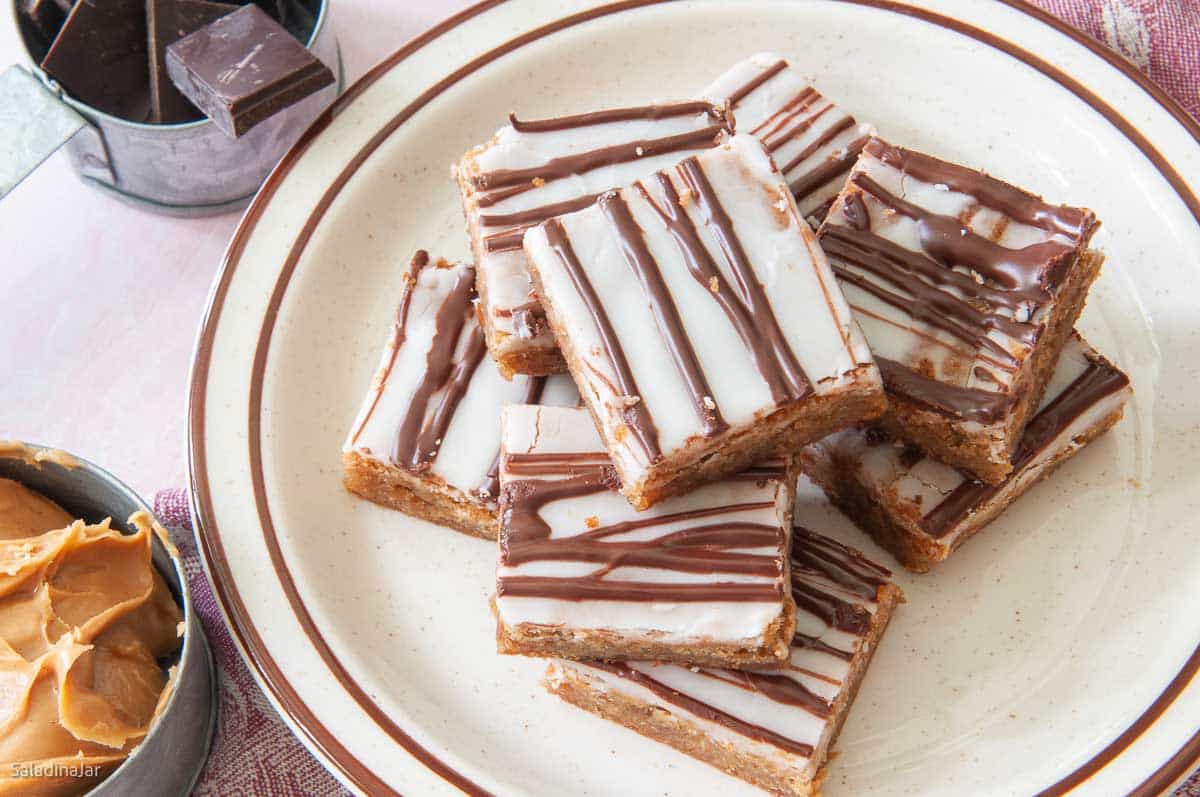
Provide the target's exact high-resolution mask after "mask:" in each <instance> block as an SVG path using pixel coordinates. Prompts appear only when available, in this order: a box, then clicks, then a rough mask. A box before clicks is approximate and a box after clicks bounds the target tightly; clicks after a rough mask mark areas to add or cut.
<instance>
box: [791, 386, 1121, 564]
mask: <svg viewBox="0 0 1200 797" xmlns="http://www.w3.org/2000/svg"><path fill="white" fill-rule="evenodd" d="M1123 414H1124V407H1121V408H1118V409H1116V410H1114V411H1113V412H1111V413H1109V414H1108V415H1106V416H1105V417H1104V418H1103V419H1102V420H1101V421H1100V422H1099V423H1097V424H1096V425H1095V426H1093V427H1092V428H1090V429H1089V430H1088V431H1086V432H1085V433H1083V434H1082V435H1079V436H1078V437H1076V438H1075V443H1076V445H1075V446H1073V447H1067V448H1064V449H1063V450H1062V451H1060V452H1058V453H1057V454H1055V455H1054V457H1053V458H1051V460H1050V461H1049V462H1048V463H1047V464H1046V466H1045V467H1044V468H1043V469H1042V472H1041V474H1040V475H1039V476H1038V477H1037V478H1036V479H1033V480H1031V481H1029V482H1028V483H1026V484H1025V485H1024V486H1022V487H1021V488H1020V489H1019V490H1013V491H1012V492H1011V493H1008V494H1007V495H1006V496H1005V497H1004V500H994V501H992V502H991V503H990V504H989V505H988V506H987V508H986V509H985V510H984V511H982V512H976V513H975V514H973V515H971V516H969V517H967V518H966V519H964V520H963V521H962V522H961V523H960V524H959V526H958V529H959V530H958V532H957V533H956V534H953V535H949V534H947V535H944V536H943V537H940V538H939V537H933V536H931V535H930V534H929V533H928V532H927V531H925V529H924V527H922V525H921V517H920V516H918V515H917V514H916V513H915V512H914V511H912V506H911V504H907V503H904V502H902V501H899V500H897V499H896V496H895V495H894V494H891V493H890V492H889V493H885V494H884V495H882V496H878V497H877V496H874V495H873V494H872V493H871V491H870V490H868V489H867V488H866V487H865V486H864V485H863V484H862V483H861V482H860V481H859V480H858V479H857V478H855V474H854V467H855V466H854V465H852V464H848V463H844V462H837V461H834V460H832V459H830V458H828V457H820V458H812V457H803V458H802V462H803V469H804V472H805V473H806V474H808V476H809V478H811V479H812V480H813V481H814V482H816V483H817V484H818V485H819V486H820V487H821V489H823V490H824V491H825V495H827V496H828V497H829V501H830V503H832V504H833V505H834V506H836V507H837V508H838V509H840V510H841V511H842V513H843V514H845V515H846V516H847V517H849V518H850V519H851V520H852V521H854V523H855V525H857V526H858V527H859V528H860V529H862V530H863V531H865V532H866V533H867V534H869V535H870V536H871V538H872V539H874V540H875V542H877V543H878V544H879V545H880V547H882V548H885V549H887V550H888V551H889V552H890V553H891V554H892V555H893V556H895V557H896V559H898V560H899V561H900V564H902V565H904V567H905V568H907V569H909V570H911V571H913V572H914V573H928V572H929V571H930V570H931V569H933V567H934V566H935V565H937V564H938V563H939V562H942V561H945V560H946V559H947V558H948V557H949V556H950V554H952V553H954V552H955V551H956V550H958V548H959V546H960V545H962V544H963V543H964V542H966V541H967V540H968V539H970V538H971V537H973V536H974V535H975V534H976V533H978V532H979V531H980V530H981V529H982V528H983V527H984V526H986V525H987V524H988V523H991V522H992V521H993V520H995V519H996V518H997V517H998V516H999V515H1000V514H1001V513H1002V512H1003V511H1004V510H1005V509H1007V508H1008V506H1009V505H1010V504H1011V503H1012V502H1013V501H1015V500H1017V498H1019V497H1021V495H1023V494H1024V493H1025V492H1026V491H1027V490H1029V489H1030V488H1031V487H1033V485H1035V484H1037V483H1038V482H1040V481H1042V480H1043V479H1045V478H1046V477H1048V476H1050V474H1052V473H1054V471H1055V470H1057V469H1058V467H1059V466H1060V465H1061V464H1062V463H1064V462H1066V461H1067V460H1068V459H1070V458H1071V457H1072V456H1073V455H1074V454H1075V453H1076V452H1078V450H1079V449H1080V448H1083V447H1084V446H1086V445H1087V444H1088V443H1090V442H1092V441H1093V440H1095V439H1096V438H1097V437H1099V436H1100V435H1102V434H1104V433H1105V432H1107V431H1108V430H1109V429H1111V428H1112V427H1113V426H1114V425H1116V423H1117V422H1118V421H1120V420H1121V417H1122V415H1123Z"/></svg>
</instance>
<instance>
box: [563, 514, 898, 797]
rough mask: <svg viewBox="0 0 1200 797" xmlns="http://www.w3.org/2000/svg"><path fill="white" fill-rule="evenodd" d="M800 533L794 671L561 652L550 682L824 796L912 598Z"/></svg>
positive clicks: (746, 776)
mask: <svg viewBox="0 0 1200 797" xmlns="http://www.w3.org/2000/svg"><path fill="white" fill-rule="evenodd" d="M794 534H795V541H794V547H793V549H792V561H791V579H792V591H793V595H794V597H795V601H796V607H797V608H796V635H795V638H794V639H793V642H792V647H791V651H790V655H789V659H788V663H787V666H786V667H785V668H783V669H782V670H779V671H771V672H735V671H728V670H715V669H711V668H708V667H686V666H678V665H674V664H662V663H651V662H626V663H598V662H573V661H555V662H553V663H552V664H551V665H550V668H549V671H548V673H547V676H546V681H545V683H546V686H547V688H548V689H549V690H550V691H551V692H553V693H554V694H556V695H558V696H559V697H561V698H563V699H564V700H566V701H568V702H570V703H573V704H574V705H576V706H579V707H580V708H582V709H585V710H587V711H590V712H592V713H594V714H598V715H599V716H601V717H604V718H606V719H609V720H612V721H613V722H618V723H620V724H622V725H624V726H626V727H628V728H630V729H632V730H634V731H636V732H638V733H640V734H642V735H643V736H646V737H647V738H650V739H654V740H655V741H659V742H662V743H664V744H668V745H670V746H671V747H674V748H675V749H677V750H679V751H680V752H683V753H686V754H687V755H690V756H692V757H694V758H697V759H699V760H701V761H704V762H706V763H708V764H711V765H713V766H714V767H717V768H718V769H720V770H722V771H723V772H727V773H728V774H730V775H732V776H734V777H736V778H741V779H742V780H744V781H747V782H749V783H752V784H754V785H755V786H758V787H760V788H762V789H765V790H766V791H768V792H770V793H771V794H781V795H790V796H792V797H801V796H807V795H812V794H817V793H818V792H819V788H820V782H821V771H822V768H823V767H824V765H825V762H826V760H827V758H828V756H829V751H830V747H831V746H832V744H833V742H834V740H835V739H836V737H837V734H838V731H839V729H840V728H841V726H842V723H843V722H844V721H845V719H846V716H847V714H848V713H849V711H850V706H851V704H852V703H853V701H854V696H855V694H856V693H857V691H858V687H859V684H860V683H861V682H862V679H863V676H864V674H865V673H866V670H867V665H868V664H869V663H870V661H871V657H872V655H874V653H875V649H876V646H877V645H878V643H879V640H880V638H881V636H882V635H883V632H884V629H885V628H886V627H887V624H888V621H889V619H890V618H891V615H892V610H893V609H894V608H895V607H896V605H897V604H898V603H899V602H900V601H902V600H903V596H902V594H901V592H900V589H899V588H898V587H896V586H895V585H893V584H892V583H891V573H889V572H888V570H887V569H885V568H883V567H881V566H879V565H877V564H875V563H873V562H871V561H869V560H867V559H866V558H864V557H863V556H862V554H860V553H859V552H858V551H855V550H853V549H851V548H847V547H846V546H844V545H842V544H840V543H838V542H836V541H835V540H832V539H830V538H828V537H824V536H822V535H819V534H815V533H813V532H810V531H807V530H805V529H802V528H796V529H795V531H794Z"/></svg>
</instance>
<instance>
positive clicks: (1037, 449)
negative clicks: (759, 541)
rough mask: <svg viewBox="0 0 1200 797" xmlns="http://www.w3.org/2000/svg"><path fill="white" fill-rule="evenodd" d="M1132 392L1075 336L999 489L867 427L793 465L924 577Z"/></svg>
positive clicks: (1116, 414) (1093, 433)
mask: <svg viewBox="0 0 1200 797" xmlns="http://www.w3.org/2000/svg"><path fill="white" fill-rule="evenodd" d="M1131 395H1132V388H1131V387H1130V384H1129V379H1128V378H1127V377H1126V376H1125V374H1123V373H1122V372H1121V371H1120V370H1118V369H1117V368H1116V367H1115V366H1113V364H1112V363H1110V362H1109V361H1108V360H1106V359H1104V357H1102V356H1101V355H1100V354H1098V353H1097V352H1096V351H1095V350H1094V349H1092V348H1091V347H1090V346H1089V345H1088V344H1087V343H1086V342H1085V341H1084V340H1083V339H1082V338H1081V337H1079V335H1078V334H1077V333H1076V334H1074V335H1072V336H1071V339H1070V340H1068V341H1067V345H1066V346H1065V347H1063V350H1062V353H1061V354H1060V355H1059V359H1058V364H1057V366H1056V368H1055V370H1054V374H1053V376H1052V377H1051V378H1050V383H1049V385H1048V386H1047V388H1046V391H1045V393H1044V394H1043V397H1042V403H1041V406H1040V407H1038V410H1037V414H1035V415H1034V416H1033V418H1032V419H1031V420H1030V422H1029V425H1028V426H1026V427H1025V431H1024V433H1023V434H1022V435H1021V440H1020V444H1019V445H1018V446H1017V451H1016V453H1015V454H1014V455H1013V459H1012V466H1013V467H1012V471H1011V472H1010V473H1009V475H1008V477H1007V478H1006V479H1005V480H1004V481H1003V482H1001V483H1000V484H998V485H990V484H985V483H983V482H980V481H977V480H975V479H971V478H969V477H967V476H965V475H964V474H963V473H962V472H961V471H959V470H957V469H956V468H952V467H950V466H948V465H944V464H942V463H941V462H938V461H937V460H935V459H932V458H930V457H927V456H925V455H924V454H923V453H922V452H921V451H920V449H918V448H917V447H915V446H913V445H911V444H905V443H903V442H901V441H896V440H893V439H892V438H891V437H890V436H889V435H888V434H887V433H886V432H885V431H883V430H882V429H880V428H878V427H875V426H867V427H860V428H854V429H848V430H845V431H842V432H838V433H836V434H833V435H830V436H829V437H827V438H825V439H824V440H822V441H820V442H818V443H815V444H813V445H811V446H809V447H808V448H807V449H805V450H804V451H803V452H802V453H801V462H802V465H803V468H804V470H805V472H806V473H807V474H808V475H809V476H810V477H811V478H812V479H813V480H814V481H816V482H817V483H818V484H819V485H821V487H822V488H823V489H824V490H825V492H826V494H827V495H828V496H829V498H830V500H831V501H832V502H833V503H834V504H835V505H837V506H838V507H839V508H840V509H842V511H843V512H845V513H846V514H847V515H848V516H849V517H850V518H851V519H853V520H854V521H855V523H857V524H858V525H859V526H860V527H861V528H862V529H863V530H864V531H866V532H867V533H868V534H870V535H871V536H872V537H874V538H875V540H876V542H878V543H879V544H880V545H882V546H883V547H885V548H887V549H888V550H889V551H891V552H892V553H893V554H895V556H896V558H897V559H899V560H900V562H901V563H902V564H903V565H904V566H905V567H907V568H909V569H911V570H915V571H917V572H921V573H923V572H926V571H928V570H930V569H931V568H932V567H933V566H934V565H936V564H937V563H938V562H941V561H943V560H944V559H946V558H947V557H948V556H949V555H950V554H951V553H953V552H954V550H955V549H957V548H958V546H960V545H961V544H962V543H963V542H964V541H966V540H967V539H968V538H969V537H971V535H973V534H975V533H976V532H977V531H979V530H980V529H981V528H983V527H984V526H986V525H987V524H988V523H990V522H991V521H992V520H994V519H995V518H996V517H997V516H998V515H999V514H1000V513H1001V512H1003V511H1004V509H1005V508H1006V507H1007V506H1008V505H1009V504H1011V503H1012V502H1013V501H1015V500H1016V499H1017V498H1018V497H1020V496H1021V494H1023V493H1024V492H1025V491H1026V490H1028V489H1029V488H1030V487H1032V486H1033V485H1034V484H1036V483H1037V482H1038V481H1040V480H1041V479H1043V478H1045V477H1046V476H1048V475H1050V473H1052V472H1053V471H1054V469H1055V468H1057V467H1058V466H1059V465H1060V464H1061V463H1063V462H1065V461H1066V460H1068V459H1070V458H1071V457H1072V456H1073V455H1074V454H1075V453H1076V452H1077V451H1079V450H1080V449H1081V448H1083V447H1084V446H1086V445H1087V444H1088V443H1090V442H1091V441H1092V440H1094V439H1095V438H1097V437H1099V436H1100V435H1101V434H1103V433H1104V432H1106V431H1107V430H1108V429H1110V428H1111V427H1112V426H1113V425H1114V424H1116V423H1117V421H1119V420H1120V419H1121V415H1122V414H1123V412H1124V407H1125V404H1126V403H1127V402H1128V400H1129V398H1130V396H1131Z"/></svg>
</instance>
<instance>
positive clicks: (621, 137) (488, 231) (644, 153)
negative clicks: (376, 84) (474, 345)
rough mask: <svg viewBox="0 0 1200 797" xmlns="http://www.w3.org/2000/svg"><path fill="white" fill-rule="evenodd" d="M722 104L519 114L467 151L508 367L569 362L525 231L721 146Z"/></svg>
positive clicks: (479, 247)
mask: <svg viewBox="0 0 1200 797" xmlns="http://www.w3.org/2000/svg"><path fill="white" fill-rule="evenodd" d="M729 129H730V128H729V127H728V124H727V122H726V119H725V115H724V112H723V111H722V110H721V109H720V108H718V107H716V106H713V105H711V104H710V103H707V102H701V101H686V102H673V103H663V104H657V105H644V106H638V107H631V108H611V109H606V110H600V111H593V112H590V113H582V114H575V115H572V116H561V117H556V118H553V119H536V120H533V119H518V118H517V117H516V116H515V115H512V116H510V117H509V124H508V125H507V126H506V127H503V128H501V129H500V130H499V131H497V133H496V135H495V136H494V137H493V138H492V140H491V141H489V142H488V143H487V144H484V145H482V146H479V147H476V148H475V149H473V150H471V151H470V152H468V153H467V154H466V155H464V156H463V157H462V159H461V160H460V161H459V162H458V164H457V166H456V167H455V170H454V173H455V178H456V179H457V180H458V184H459V188H460V190H461V192H462V199H463V209H464V212H465V215H466V219H467V231H468V234H469V235H470V239H471V249H472V252H473V253H474V256H475V263H476V265H477V266H478V268H479V275H478V280H479V296H480V300H481V308H482V311H483V313H482V317H483V328H484V332H485V333H486V336H487V345H488V348H489V349H490V351H491V353H492V356H493V357H494V358H495V360H496V363H497V364H498V365H499V367H500V370H501V372H502V373H503V374H504V375H506V376H511V375H512V374H514V373H523V374H535V375H539V374H540V375H544V374H551V373H555V372H559V371H562V370H564V366H563V361H562V357H561V356H560V355H559V353H558V348H557V346H556V345H555V342H554V337H553V336H552V335H551V334H550V330H549V329H548V328H547V327H546V323H545V317H544V315H543V313H542V310H541V307H540V306H539V304H538V300H537V297H536V296H535V295H534V293H533V292H532V286H531V284H530V280H529V269H528V267H527V266H526V262H525V255H524V253H523V252H522V251H521V238H522V236H523V235H524V232H525V230H526V229H528V228H529V227H531V226H533V225H535V224H538V223H539V222H542V221H545V220H546V219H548V218H550V217H552V216H556V215H558V214H560V213H567V212H569V211H572V210H578V209H579V208H583V207H587V206H588V205H590V204H591V203H592V202H593V201H595V199H596V197H597V196H598V195H599V194H600V193H601V192H602V191H606V190H609V189H612V188H618V187H620V186H623V185H628V184H629V183H631V182H633V181H634V180H636V179H637V178H639V177H642V176H644V175H647V174H649V173H651V172H653V171H655V170H656V169H662V168H666V167H667V166H670V165H671V164H672V163H675V162H677V161H678V160H679V159H680V158H683V157H685V156H686V155H689V154H694V153H696V152H699V151H701V150H704V149H707V148H709V147H712V146H714V145H715V144H716V143H717V141H718V140H720V138H721V136H722V135H723V134H724V133H725V132H727V131H728V130H729Z"/></svg>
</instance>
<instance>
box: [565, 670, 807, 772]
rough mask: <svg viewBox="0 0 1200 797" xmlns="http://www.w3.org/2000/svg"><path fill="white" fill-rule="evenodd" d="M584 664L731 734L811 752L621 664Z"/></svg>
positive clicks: (804, 745) (796, 752)
mask: <svg viewBox="0 0 1200 797" xmlns="http://www.w3.org/2000/svg"><path fill="white" fill-rule="evenodd" d="M587 666H588V667H595V668H597V669H601V670H606V671H607V672H609V673H611V674H613V675H616V676H619V677H621V678H624V679H626V680H628V681H631V682H633V683H635V684H637V685H638V686H641V687H643V688H645V689H648V690H649V691H651V692H653V693H654V694H655V695H656V696H657V697H658V698H659V699H661V700H662V701H663V702H665V703H670V704H672V705H674V706H678V707H679V708H681V709H683V710H684V711H687V712H689V713H691V714H694V715H695V716H697V717H699V718H701V719H703V720H706V721H708V722H713V723H716V724H718V725H722V726H724V727H726V728H728V729H729V730H731V731H733V732H734V733H738V734H741V735H742V736H745V737H746V738H748V739H753V740H755V741H757V742H763V743H765V744H770V745H774V746H775V747H778V748H780V749H781V750H787V751H788V752H789V753H792V754H793V755H798V756H802V757H804V758H811V757H812V754H813V746H812V745H811V744H808V743H806V742H801V741H798V740H796V739H790V738H788V737H786V736H782V735H780V734H778V733H776V732H774V731H771V730H767V729H766V728H764V727H762V726H761V725H755V724H753V723H751V722H746V721H745V720H741V719H738V718H737V717H734V716H732V715H730V714H726V713H725V712H724V711H721V710H720V709H716V708H713V707H712V706H710V705H708V704H707V703H704V702H702V701H700V700H697V699H696V698H694V697H690V696H688V695H685V694H683V693H682V692H680V691H679V690H677V689H672V688H671V687H669V686H667V685H666V684H664V683H662V682H661V681H658V680H655V679H654V678H652V677H650V676H649V675H647V674H645V673H643V672H641V671H640V670H635V669H633V668H632V667H628V666H626V665H624V664H610V663H607V662H588V663H587Z"/></svg>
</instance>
